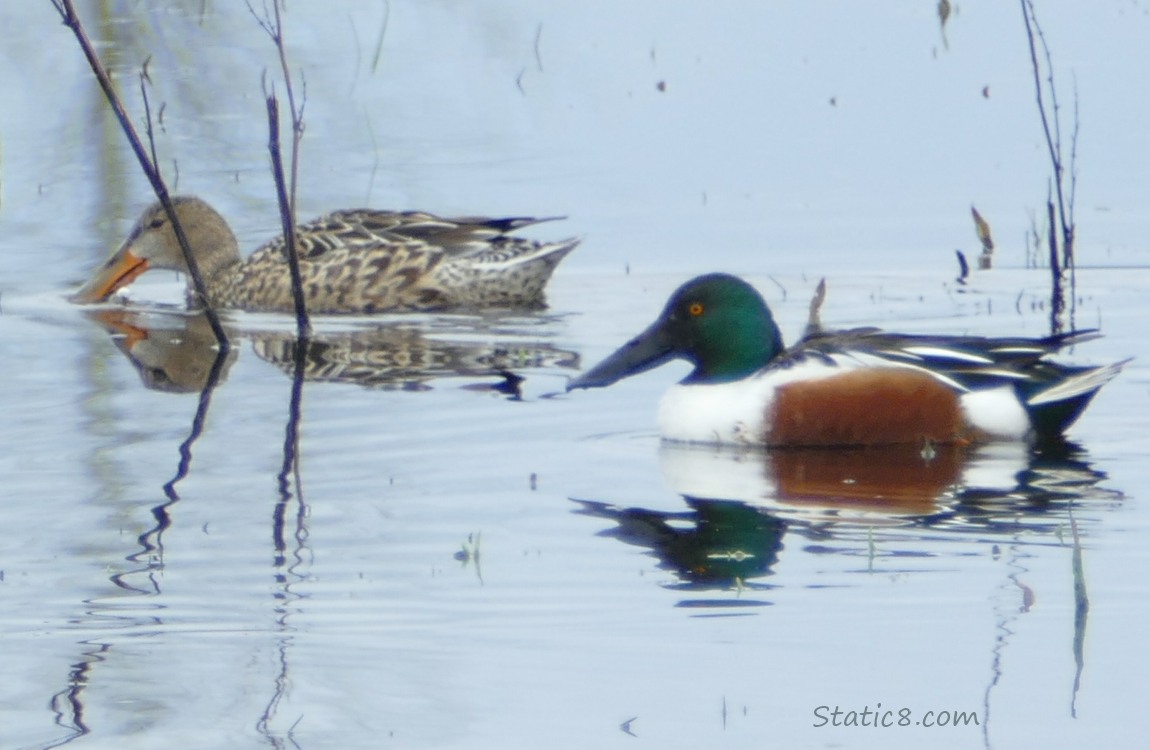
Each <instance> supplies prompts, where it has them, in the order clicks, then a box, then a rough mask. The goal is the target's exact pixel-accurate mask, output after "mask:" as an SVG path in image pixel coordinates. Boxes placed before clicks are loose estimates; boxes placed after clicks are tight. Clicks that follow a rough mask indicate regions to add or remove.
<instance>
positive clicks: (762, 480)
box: [575, 443, 1121, 607]
mask: <svg viewBox="0 0 1150 750" xmlns="http://www.w3.org/2000/svg"><path fill="white" fill-rule="evenodd" d="M1081 456H1082V451H1081V449H1080V448H1078V447H1077V446H1075V445H1073V444H1070V443H1060V444H1058V445H1047V446H1043V447H1042V448H1040V449H1035V448H1028V447H1026V446H1021V445H1014V444H1011V445H989V446H983V447H980V448H977V449H973V448H967V447H963V446H936V447H929V448H906V447H902V446H899V447H892V448H868V449H858V450H834V451H832V450H785V451H771V452H765V451H747V450H741V451H740V450H732V449H726V448H724V449H719V448H712V447H706V448H704V447H699V446H688V445H682V444H673V443H664V444H663V445H662V446H661V447H660V455H659V458H660V467H661V469H662V473H663V477H664V479H665V480H666V482H667V483H668V484H669V485H670V486H671V487H672V488H674V490H675V491H676V492H678V493H679V494H680V495H681V496H682V497H683V499H684V501H685V502H686V505H687V510H682V511H675V512H668V511H663V510H653V509H648V508H643V507H620V506H617V505H613V504H611V503H609V502H604V501H601V500H586V499H580V500H575V502H577V503H578V505H579V507H578V508H577V509H576V511H575V512H577V513H580V514H583V515H589V516H593V517H596V518H602V519H605V520H609V521H611V522H612V523H613V524H614V526H612V527H610V528H608V529H605V530H603V531H601V532H599V533H600V535H602V536H607V537H613V538H616V539H619V540H620V541H623V542H625V543H627V544H632V545H636V546H639V547H643V548H645V549H647V550H648V551H649V552H650V554H651V555H652V556H654V557H655V558H656V559H657V560H658V565H659V567H660V568H662V569H664V570H668V571H670V572H672V573H673V574H674V575H675V577H676V578H677V579H678V583H677V584H673V585H672V588H677V589H682V590H715V589H730V588H736V589H739V590H740V591H745V590H747V589H750V590H759V591H763V590H767V589H769V588H771V587H770V586H769V585H767V584H765V582H763V581H762V580H761V579H764V578H766V577H768V576H770V575H772V574H773V573H774V572H775V571H774V568H775V566H776V565H777V564H778V563H779V552H780V550H782V549H783V547H784V541H785V539H784V538H785V537H786V536H788V535H791V536H797V537H800V538H802V539H804V540H806V542H807V544H806V546H805V547H804V549H805V551H807V552H809V553H812V554H839V553H849V554H854V551H853V550H851V551H849V552H848V550H846V549H844V548H843V547H842V546H841V545H834V544H830V543H828V542H830V541H833V540H835V539H836V538H840V537H847V536H848V535H849V536H851V537H852V538H855V539H857V538H858V532H859V530H860V529H864V528H874V527H881V526H887V527H900V528H902V529H904V532H902V533H905V534H908V535H909V537H910V538H911V539H913V538H914V537H915V535H916V534H917V533H922V535H923V539H924V542H925V540H926V538H927V536H928V535H929V539H930V542H931V543H932V544H937V543H938V542H939V540H940V537H939V534H938V532H939V531H940V530H947V531H953V532H954V533H956V534H961V533H963V532H969V531H971V530H978V531H980V532H991V533H997V534H1004V535H1005V534H1011V535H1016V534H1018V533H1019V532H1020V531H1030V532H1034V533H1042V534H1049V533H1051V532H1052V531H1054V530H1055V529H1056V528H1057V527H1058V525H1059V524H1061V523H1062V522H1063V521H1064V520H1065V510H1066V508H1067V507H1068V506H1069V505H1070V504H1073V503H1078V502H1081V501H1083V500H1092V501H1101V502H1114V501H1117V500H1119V499H1120V498H1121V495H1120V494H1119V493H1116V492H1113V491H1109V490H1106V489H1102V488H1100V487H1098V483H1099V482H1101V481H1102V480H1103V479H1104V478H1105V475H1104V474H1103V473H1101V472H1099V471H1096V470H1094V469H1093V468H1092V467H1091V466H1090V464H1089V463H1087V462H1086V461H1085V460H1083V459H1082V457H1081ZM1060 511H1061V512H1060ZM1052 514H1057V515H1055V516H1052ZM966 538H967V539H969V537H966ZM1012 538H1013V537H1012ZM942 539H943V541H945V537H942ZM756 579H760V580H757V581H756ZM743 599H745V597H743V596H741V597H740V599H739V600H736V601H731V600H730V599H726V600H722V601H712V602H697V601H696V602H680V606H684V605H695V606H723V607H726V606H731V605H732V604H735V605H738V604H744V605H745V604H747V603H748V602H746V601H742V600H743ZM754 603H758V604H762V603H764V602H754Z"/></svg>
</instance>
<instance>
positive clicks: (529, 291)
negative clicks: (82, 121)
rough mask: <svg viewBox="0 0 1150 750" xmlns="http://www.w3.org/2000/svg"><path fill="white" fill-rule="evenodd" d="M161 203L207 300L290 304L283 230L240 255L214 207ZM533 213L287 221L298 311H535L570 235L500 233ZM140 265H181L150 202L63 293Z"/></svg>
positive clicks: (343, 214) (185, 200)
mask: <svg viewBox="0 0 1150 750" xmlns="http://www.w3.org/2000/svg"><path fill="white" fill-rule="evenodd" d="M173 203H174V204H175V209H176V214H177V216H178V217H179V221H180V225H181V227H182V228H183V230H184V234H185V235H186V236H187V238H188V243H189V245H190V247H191V249H192V253H193V254H194V256H195V259H196V264H197V266H198V267H199V269H200V273H201V275H202V276H203V278H204V282H205V286H206V287H207V297H208V300H207V301H208V303H209V304H210V305H212V306H213V307H227V308H238V309H242V310H250V311H261V312H290V311H292V310H293V309H294V307H293V302H292V291H291V275H290V273H289V270H288V263H287V255H286V253H285V252H284V240H283V237H279V238H277V239H275V240H272V241H271V242H269V243H268V244H266V245H264V246H262V247H261V248H259V249H258V250H256V251H255V252H254V253H252V255H251V257H249V258H248V259H247V260H246V261H243V260H241V259H240V252H239V245H238V243H237V242H236V237H235V235H234V234H233V233H232V230H231V229H230V228H229V227H228V223H227V222H226V221H225V220H224V218H223V217H222V216H220V214H219V213H218V212H217V211H216V210H215V209H214V208H212V207H211V206H209V205H208V204H207V203H206V202H205V201H203V200H201V199H199V198H195V197H191V196H185V197H177V198H174V199H173ZM539 221H546V219H529V218H513V219H487V218H482V217H469V218H462V219H444V218H441V217H439V216H433V215H432V214H428V213H422V212H418V211H405V212H393V211H373V210H351V211H336V212H335V213H333V214H329V215H328V216H324V217H322V218H319V219H316V220H314V221H311V222H309V223H307V224H303V225H301V226H300V227H298V228H297V229H296V242H297V245H298V247H299V258H300V273H301V275H302V276H303V287H304V294H305V298H306V302H307V306H308V310H309V311H310V312H315V313H373V312H383V311H388V310H440V309H447V308H468V309H474V308H489V307H541V306H542V305H543V287H544V286H545V285H546V284H547V280H548V279H549V278H550V277H551V273H552V272H553V271H554V270H555V266H557V265H558V264H559V261H560V260H562V259H563V257H564V256H565V255H567V253H569V252H571V250H573V249H574V248H575V246H576V245H577V244H579V241H578V240H577V239H568V240H563V241H561V242H549V243H545V242H535V241H533V240H527V239H523V238H520V237H512V236H509V234H508V233H509V232H511V231H513V230H516V229H519V228H520V227H524V226H527V225H529V224H534V223H537V222H539ZM149 268H166V269H172V270H176V271H186V270H187V265H186V264H185V262H184V256H183V253H182V252H181V251H180V246H179V244H178V242H177V241H176V235H175V232H174V231H173V230H172V227H171V222H170V221H169V220H168V216H167V213H165V211H164V208H163V206H162V205H160V204H159V203H158V202H157V203H156V204H154V205H152V206H151V207H150V208H149V209H148V210H147V211H145V212H144V215H143V216H141V217H140V220H139V221H137V222H136V225H135V226H134V227H133V228H132V231H131V233H130V234H129V235H128V239H127V240H125V241H124V244H123V245H122V246H121V247H120V249H119V250H117V251H116V252H115V253H113V254H112V256H111V257H110V258H109V259H108V260H107V261H106V262H105V263H104V264H103V265H102V266H100V268H99V270H98V271H97V272H96V274H95V276H94V277H93V278H92V279H91V280H90V281H88V282H87V283H86V284H84V286H83V287H81V288H80V290H79V291H78V292H76V294H75V295H73V297H72V299H73V301H75V302H79V303H91V302H102V301H104V300H106V299H108V297H110V296H111V295H112V294H113V293H114V292H115V291H116V290H117V289H120V288H121V287H123V286H125V285H127V284H128V283H130V282H131V281H132V280H134V279H135V278H136V277H137V276H139V275H140V274H142V273H144V271H146V270H148V269H149ZM189 283H190V282H189ZM190 291H191V288H190V286H189V292H190Z"/></svg>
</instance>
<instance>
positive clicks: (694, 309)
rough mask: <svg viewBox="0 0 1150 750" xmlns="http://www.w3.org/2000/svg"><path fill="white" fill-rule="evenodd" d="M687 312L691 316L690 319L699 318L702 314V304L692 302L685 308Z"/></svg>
mask: <svg viewBox="0 0 1150 750" xmlns="http://www.w3.org/2000/svg"><path fill="white" fill-rule="evenodd" d="M687 312H689V313H690V314H691V317H692V318H697V317H699V316H700V315H702V314H703V303H702V302H692V303H691V305H690V306H689V307H688V308H687Z"/></svg>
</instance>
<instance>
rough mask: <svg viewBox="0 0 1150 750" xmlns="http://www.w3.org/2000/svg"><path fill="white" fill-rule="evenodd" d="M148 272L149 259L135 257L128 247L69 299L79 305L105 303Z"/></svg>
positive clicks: (107, 262)
mask: <svg viewBox="0 0 1150 750" xmlns="http://www.w3.org/2000/svg"><path fill="white" fill-rule="evenodd" d="M147 270H148V261H147V259H145V258H141V257H139V256H137V255H134V254H133V253H132V251H131V250H129V249H128V248H127V247H122V248H120V250H119V251H117V252H116V253H115V254H114V255H113V256H112V257H111V258H108V260H107V261H106V262H105V263H104V265H102V266H100V268H99V270H97V271H96V274H95V275H94V276H93V277H92V278H91V279H89V280H88V283H86V284H84V286H82V287H80V288H79V289H78V290H77V291H76V293H75V294H73V295H72V296H71V297H70V298H69V299H70V300H71V301H72V302H75V303H76V304H78V305H89V304H92V303H94V302H103V301H104V300H106V299H108V297H111V296H112V294H113V293H114V292H115V291H116V290H117V289H122V288H123V287H125V286H127V285H128V284H131V283H132V282H133V281H134V280H135V279H136V277H138V276H139V275H140V274H142V273H143V272H144V271H147Z"/></svg>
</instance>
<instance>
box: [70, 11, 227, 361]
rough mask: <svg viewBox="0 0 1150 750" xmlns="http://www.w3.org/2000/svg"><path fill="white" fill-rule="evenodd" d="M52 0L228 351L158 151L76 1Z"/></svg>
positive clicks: (149, 126) (212, 327)
mask: <svg viewBox="0 0 1150 750" xmlns="http://www.w3.org/2000/svg"><path fill="white" fill-rule="evenodd" d="M50 1H51V3H52V5H53V7H55V8H56V11H57V12H58V13H59V14H60V18H61V20H63V22H64V25H65V26H67V27H68V28H69V29H71V31H72V33H73V34H74V35H75V36H76V41H77V42H79V44H80V49H81V50H83V52H84V56H85V57H86V58H87V59H88V65H89V66H91V68H92V73H94V74H95V76H96V80H97V81H98V82H99V84H100V88H101V89H103V91H104V96H105V98H107V100H108V104H109V106H111V108H112V111H113V112H114V113H115V115H116V119H117V120H119V122H120V128H121V129H122V130H123V131H124V135H125V136H126V137H127V138H128V143H129V144H130V145H131V147H132V151H133V152H134V153H135V154H136V159H137V160H138V161H139V162H140V167H141V168H142V169H143V170H144V174H145V175H146V176H147V178H148V182H150V183H151V184H152V190H154V191H155V193H156V197H157V198H159V200H160V203H161V204H163V206H164V211H165V212H166V213H167V215H168V219H169V221H171V222H172V229H173V230H174V231H175V234H176V241H177V242H178V243H179V245H180V250H181V251H182V252H183V254H184V262H185V263H186V264H187V266H188V275H189V276H190V277H191V279H192V287H193V289H194V290H195V294H196V296H197V297H198V298H199V302H200V304H202V305H203V307H204V314H205V316H206V317H207V319H208V324H209V325H210V326H211V329H212V333H213V334H214V335H215V337H216V340H217V341H218V342H219V345H220V349H221V350H222V351H226V350H227V348H228V337H227V334H226V333H225V332H224V327H223V325H221V324H220V319H219V316H218V315H216V312H215V310H213V309H212V306H211V304H210V303H209V301H208V296H207V288H206V286H205V284H204V278H203V276H202V275H201V274H200V269H199V266H198V265H197V264H196V259H195V257H194V256H193V255H192V248H191V246H190V245H189V244H188V237H187V235H186V234H184V228H183V227H182V226H181V225H180V220H179V217H178V216H176V210H175V208H174V207H173V206H172V198H171V196H170V195H169V194H168V187H167V185H165V184H164V179H163V177H162V176H161V175H160V172H159V167H158V166H157V164H156V163H155V160H154V153H153V158H151V159H150V158H149V157H148V153H147V152H146V151H145V150H144V144H143V142H142V141H141V140H140V136H139V134H138V133H137V132H136V128H135V127H134V126H133V125H132V120H131V118H130V117H128V113H127V111H126V110H125V109H124V104H123V102H121V101H120V96H119V94H117V93H116V89H115V87H113V86H112V79H111V77H110V76H109V75H108V71H107V70H106V69H105V68H104V65H103V63H102V62H100V58H99V57H98V56H97V55H96V50H95V48H94V47H93V46H92V41H91V40H90V39H89V38H88V34H87V32H86V31H85V30H84V26H83V24H82V23H81V22H80V18H79V16H77V15H76V9H75V7H73V5H72V0H50ZM143 76H144V77H145V78H146V77H147V72H146V70H145V71H143ZM146 102H147V99H146V98H145V103H146ZM147 127H148V132H149V133H150V132H151V128H152V124H151V114H150V112H149V114H148V123H147Z"/></svg>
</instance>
